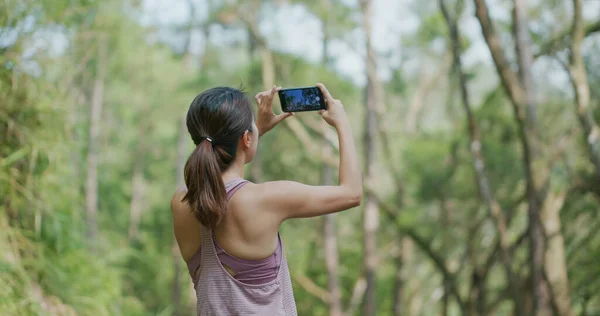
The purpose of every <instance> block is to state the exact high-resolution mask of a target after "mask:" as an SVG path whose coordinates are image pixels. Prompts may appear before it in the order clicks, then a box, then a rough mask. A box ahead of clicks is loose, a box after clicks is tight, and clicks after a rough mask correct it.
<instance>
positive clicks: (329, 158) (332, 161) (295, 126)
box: [284, 118, 338, 168]
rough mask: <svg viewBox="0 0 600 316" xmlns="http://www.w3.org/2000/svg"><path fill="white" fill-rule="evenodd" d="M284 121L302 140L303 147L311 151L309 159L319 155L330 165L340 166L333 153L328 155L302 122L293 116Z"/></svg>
mask: <svg viewBox="0 0 600 316" xmlns="http://www.w3.org/2000/svg"><path fill="white" fill-rule="evenodd" d="M284 122H285V125H286V126H287V127H288V128H289V130H290V131H292V133H293V134H294V135H296V138H297V139H298V140H299V141H300V143H301V144H302V147H304V149H305V150H306V151H308V152H309V153H310V156H309V159H311V160H314V159H315V157H318V158H319V159H321V160H322V161H323V163H325V164H327V165H328V166H330V167H334V168H335V167H337V166H338V160H337V159H336V158H335V157H334V156H333V155H327V154H326V152H325V151H323V150H321V148H320V146H319V142H316V141H315V139H313V138H311V137H310V135H309V134H308V132H307V131H306V129H305V128H304V126H302V124H300V122H298V121H297V120H294V119H293V118H288V119H285V120H284Z"/></svg>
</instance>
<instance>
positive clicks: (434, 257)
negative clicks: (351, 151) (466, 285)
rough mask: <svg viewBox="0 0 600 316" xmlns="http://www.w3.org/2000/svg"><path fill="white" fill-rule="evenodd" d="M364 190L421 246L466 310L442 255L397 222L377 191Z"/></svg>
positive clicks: (393, 211)
mask: <svg viewBox="0 0 600 316" xmlns="http://www.w3.org/2000/svg"><path fill="white" fill-rule="evenodd" d="M366 190H367V191H369V192H370V193H371V194H372V197H373V198H374V199H375V201H376V202H377V204H378V205H379V207H380V208H381V209H382V210H383V211H384V213H385V214H386V215H387V216H388V218H389V219H390V220H391V221H393V222H394V223H396V225H397V226H398V228H399V229H401V230H402V232H403V233H404V234H405V235H406V236H408V237H410V238H411V239H412V240H413V241H414V242H415V244H417V246H419V248H421V250H422V251H423V252H424V253H425V254H426V255H427V256H428V257H429V258H430V259H431V261H433V263H434V265H435V266H436V267H437V268H438V270H439V271H440V272H441V273H442V275H443V277H444V279H445V280H447V281H448V283H449V287H450V291H451V292H452V295H453V296H454V297H455V298H456V301H457V303H458V305H459V306H460V308H461V310H462V311H463V312H464V311H466V310H467V309H466V303H465V302H464V300H463V299H462V297H461V296H460V292H459V290H458V287H457V284H456V276H455V275H454V273H452V272H450V270H448V267H446V263H445V259H444V258H442V256H440V255H439V254H438V253H436V252H435V250H433V248H431V244H430V242H429V241H427V240H426V239H425V238H424V237H422V236H420V235H419V234H418V233H417V232H416V231H415V230H413V229H412V228H409V227H405V226H402V225H400V224H398V222H397V220H396V219H397V212H396V211H395V210H394V209H393V208H392V206H390V205H388V204H386V203H384V202H383V201H382V200H381V199H380V197H379V196H378V195H377V192H375V190H372V189H371V188H369V187H367V188H366Z"/></svg>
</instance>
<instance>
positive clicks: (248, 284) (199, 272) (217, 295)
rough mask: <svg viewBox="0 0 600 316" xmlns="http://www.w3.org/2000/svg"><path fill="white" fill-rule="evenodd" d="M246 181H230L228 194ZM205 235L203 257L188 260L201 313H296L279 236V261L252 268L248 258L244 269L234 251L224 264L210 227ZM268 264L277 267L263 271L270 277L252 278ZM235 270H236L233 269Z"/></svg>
mask: <svg viewBox="0 0 600 316" xmlns="http://www.w3.org/2000/svg"><path fill="white" fill-rule="evenodd" d="M245 183H247V182H246V181H244V180H238V179H235V180H233V181H231V182H229V183H226V188H227V189H226V190H227V195H228V198H231V197H232V196H233V195H234V194H235V193H236V192H235V191H234V190H235V189H236V188H239V187H240V185H243V184H245ZM201 235H202V246H201V247H200V249H199V252H198V255H199V256H198V257H199V258H198V259H197V260H193V259H196V258H192V260H190V262H188V268H189V270H190V275H191V277H192V280H193V281H194V285H195V287H194V288H195V290H196V297H197V311H198V314H199V315H296V304H295V302H294V294H293V291H292V283H291V280H290V274H289V270H288V266H287V260H286V257H285V252H284V249H283V245H282V244H281V240H280V239H279V238H277V239H278V243H277V249H275V251H274V253H273V254H271V255H270V256H269V257H272V256H273V255H275V256H274V257H275V258H276V259H278V262H274V263H271V264H267V265H264V264H263V265H261V266H260V267H259V268H255V269H252V268H251V267H252V265H253V263H254V262H252V261H249V260H248V261H247V262H246V265H245V267H243V268H246V269H247V270H243V268H242V267H241V266H235V263H237V262H239V260H240V258H238V257H235V256H233V255H231V256H229V259H234V260H233V261H231V263H229V265H230V268H229V269H227V268H226V266H225V265H224V264H223V261H225V260H223V259H224V258H219V253H218V252H219V249H221V250H222V248H221V247H220V246H219V244H218V242H217V241H216V239H215V238H214V235H213V233H212V231H211V230H210V229H207V228H205V229H202V232H201ZM269 257H267V258H269ZM241 260H243V259H241ZM248 268H250V269H248ZM265 268H266V269H269V268H275V269H274V271H272V272H271V271H266V272H267V273H262V275H264V274H266V277H267V279H264V278H263V279H264V280H255V278H252V276H253V275H256V274H258V275H261V273H257V272H258V271H256V270H260V269H262V270H265ZM231 270H233V271H236V272H234V273H232V272H231ZM240 270H241V271H240ZM242 274H245V275H246V274H247V275H248V277H249V278H248V279H244V278H240V275H242ZM257 281H258V282H257Z"/></svg>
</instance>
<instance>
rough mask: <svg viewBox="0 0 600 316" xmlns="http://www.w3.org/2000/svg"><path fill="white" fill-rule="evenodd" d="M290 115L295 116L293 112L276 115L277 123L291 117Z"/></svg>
mask: <svg viewBox="0 0 600 316" xmlns="http://www.w3.org/2000/svg"><path fill="white" fill-rule="evenodd" d="M290 116H294V113H293V112H290V113H285V114H279V115H277V116H276V117H275V124H277V123H279V122H281V121H283V120H285V119H286V118H288V117H290Z"/></svg>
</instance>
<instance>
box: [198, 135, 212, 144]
mask: <svg viewBox="0 0 600 316" xmlns="http://www.w3.org/2000/svg"><path fill="white" fill-rule="evenodd" d="M203 140H206V141H208V142H209V143H211V144H212V143H213V139H212V138H211V137H210V136H202V137H200V143H202V141H203Z"/></svg>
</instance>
